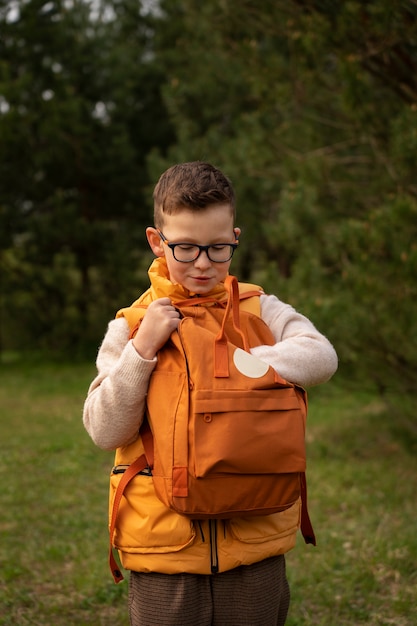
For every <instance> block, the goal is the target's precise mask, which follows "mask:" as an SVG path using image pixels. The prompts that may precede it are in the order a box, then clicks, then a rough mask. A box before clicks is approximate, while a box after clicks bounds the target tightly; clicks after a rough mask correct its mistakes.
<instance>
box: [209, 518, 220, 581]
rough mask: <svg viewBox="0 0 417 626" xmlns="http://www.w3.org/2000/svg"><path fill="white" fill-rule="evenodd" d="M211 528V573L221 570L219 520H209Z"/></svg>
mask: <svg viewBox="0 0 417 626" xmlns="http://www.w3.org/2000/svg"><path fill="white" fill-rule="evenodd" d="M209 529H210V561H211V573H212V574H217V572H218V571H219V558H218V555H217V522H216V520H215V519H211V520H209Z"/></svg>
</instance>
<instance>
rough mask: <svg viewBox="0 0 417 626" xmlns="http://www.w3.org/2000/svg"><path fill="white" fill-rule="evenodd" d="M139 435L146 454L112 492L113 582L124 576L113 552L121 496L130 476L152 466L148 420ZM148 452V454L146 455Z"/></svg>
mask: <svg viewBox="0 0 417 626" xmlns="http://www.w3.org/2000/svg"><path fill="white" fill-rule="evenodd" d="M140 434H141V437H142V442H143V445H144V447H145V450H146V454H142V455H141V456H139V457H138V458H137V459H136V460H135V461H134V462H133V463H132V464H131V465H129V467H128V468H127V470H126V471H125V472H124V474H123V476H122V478H121V480H120V482H119V484H118V486H117V489H116V493H115V494H114V500H113V508H112V516H111V520H110V529H109V533H110V549H109V566H110V569H111V573H112V575H113V578H114V582H115V583H120V582H121V581H122V580H123V578H124V576H123V574H122V572H121V571H120V567H119V566H118V564H117V562H116V559H115V558H114V554H113V535H114V529H115V526H116V520H117V515H118V513H119V506H120V502H121V499H122V496H123V493H124V491H125V489H126V487H127V485H128V484H129V483H130V481H131V480H132V478H134V477H135V476H136V475H137V474H138V473H139V472H141V471H142V470H144V469H145V468H146V467H150V468H152V467H153V435H152V432H151V429H150V427H149V424H148V421H147V420H145V421H144V423H143V425H142V427H141V432H140ZM148 452H149V456H148Z"/></svg>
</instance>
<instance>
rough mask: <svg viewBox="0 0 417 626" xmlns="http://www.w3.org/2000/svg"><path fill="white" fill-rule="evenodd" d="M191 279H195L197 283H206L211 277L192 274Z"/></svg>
mask: <svg viewBox="0 0 417 626" xmlns="http://www.w3.org/2000/svg"><path fill="white" fill-rule="evenodd" d="M193 280H196V281H197V282H198V283H206V282H207V281H209V280H211V278H210V276H193Z"/></svg>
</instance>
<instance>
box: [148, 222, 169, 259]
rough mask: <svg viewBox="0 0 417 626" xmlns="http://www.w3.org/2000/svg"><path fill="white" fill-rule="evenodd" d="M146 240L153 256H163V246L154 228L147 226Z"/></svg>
mask: <svg viewBox="0 0 417 626" xmlns="http://www.w3.org/2000/svg"><path fill="white" fill-rule="evenodd" d="M145 232H146V238H147V240H148V243H149V245H150V247H151V250H152V252H153V253H154V255H155V256H165V250H164V244H163V243H162V239H161V238H160V236H159V234H158V231H157V230H156V228H153V227H152V226H148V228H147V229H146V231H145Z"/></svg>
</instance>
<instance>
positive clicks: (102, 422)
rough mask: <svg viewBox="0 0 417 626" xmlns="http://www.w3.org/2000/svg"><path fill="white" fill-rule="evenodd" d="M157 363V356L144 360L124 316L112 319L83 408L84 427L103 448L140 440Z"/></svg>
mask: <svg viewBox="0 0 417 626" xmlns="http://www.w3.org/2000/svg"><path fill="white" fill-rule="evenodd" d="M155 365H156V358H155V359H153V360H152V361H147V360H145V359H142V358H141V356H140V355H139V354H138V353H137V351H136V350H135V348H134V347H133V344H132V341H130V340H129V327H128V324H127V322H126V320H125V319H124V318H119V319H116V320H113V321H111V322H110V324H109V327H108V329H107V333H106V335H105V337H104V340H103V343H102V345H101V347H100V350H99V352H98V356H97V376H96V378H95V379H94V380H93V382H92V383H91V385H90V387H89V390H88V394H87V398H86V400H85V403H84V411H83V422H84V426H85V428H86V429H87V432H88V433H89V435H90V437H91V438H92V439H93V441H94V443H95V444H96V445H98V446H99V447H100V448H103V449H104V450H113V449H115V448H117V447H119V446H122V445H127V444H128V443H130V442H132V441H134V440H135V439H136V437H137V433H138V430H139V427H140V425H141V423H142V419H143V414H144V407H145V398H146V393H147V390H148V385H149V378H150V376H151V374H152V371H153V369H154V367H155Z"/></svg>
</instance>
